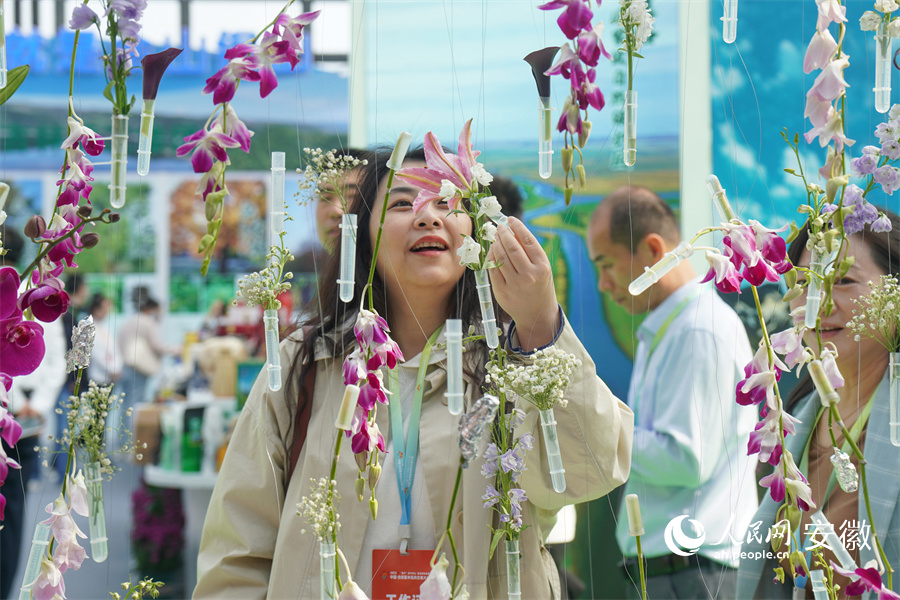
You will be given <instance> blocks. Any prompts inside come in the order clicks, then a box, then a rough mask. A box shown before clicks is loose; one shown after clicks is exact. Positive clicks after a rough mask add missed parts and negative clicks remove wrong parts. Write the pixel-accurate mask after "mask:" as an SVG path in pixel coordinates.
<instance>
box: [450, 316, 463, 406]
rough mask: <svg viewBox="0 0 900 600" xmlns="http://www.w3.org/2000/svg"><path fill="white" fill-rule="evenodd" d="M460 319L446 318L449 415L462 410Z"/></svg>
mask: <svg viewBox="0 0 900 600" xmlns="http://www.w3.org/2000/svg"><path fill="white" fill-rule="evenodd" d="M462 372H463V369H462V320H461V319H447V408H448V409H449V410H450V414H451V415H460V414H462V411H463V376H462Z"/></svg>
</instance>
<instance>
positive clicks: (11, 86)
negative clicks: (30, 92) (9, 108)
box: [0, 65, 31, 106]
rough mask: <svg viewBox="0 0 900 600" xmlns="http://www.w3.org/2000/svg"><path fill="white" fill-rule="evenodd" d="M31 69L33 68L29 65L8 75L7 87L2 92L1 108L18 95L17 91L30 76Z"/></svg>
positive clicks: (18, 68) (12, 70) (0, 93)
mask: <svg viewBox="0 0 900 600" xmlns="http://www.w3.org/2000/svg"><path fill="white" fill-rule="evenodd" d="M30 69H31V67H29V66H28V65H20V66H18V67H16V68H15V69H11V70H10V71H9V73H7V74H6V87H5V88H3V89H2V90H0V106H2V105H3V104H4V103H5V102H6V101H7V100H9V98H10V97H11V96H12V95H13V94H15V93H16V90H17V89H19V86H20V85H22V83H23V82H24V81H25V78H26V77H27V76H28V71H29V70H30Z"/></svg>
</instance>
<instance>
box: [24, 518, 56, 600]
mask: <svg viewBox="0 0 900 600" xmlns="http://www.w3.org/2000/svg"><path fill="white" fill-rule="evenodd" d="M49 543H50V526H49V525H44V524H42V523H38V524H37V525H36V526H35V528H34V538H32V540H31V551H30V552H29V553H28V563H26V565H25V574H24V576H23V578H22V587H21V588H19V600H31V588H32V587H33V586H34V582H35V580H36V579H37V578H38V575H40V574H41V559H43V558H44V557H45V556H46V555H47V545H48V544H49Z"/></svg>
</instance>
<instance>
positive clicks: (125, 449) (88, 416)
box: [43, 381, 146, 475]
mask: <svg viewBox="0 0 900 600" xmlns="http://www.w3.org/2000/svg"><path fill="white" fill-rule="evenodd" d="M112 390H113V386H112V385H106V386H101V385H98V384H97V383H96V382H95V381H91V382H90V383H89V384H88V389H87V391H86V392H82V393H81V394H79V395H78V396H69V400H68V402H67V403H66V405H65V413H66V417H67V421H68V426H67V428H66V429H65V430H64V431H63V432H62V435H61V437H60V438H58V439H57V442H58V443H59V444H61V445H62V446H63V447H64V448H68V447H69V445H70V444H72V443H73V442H74V443H75V445H76V446H77V447H79V448H81V449H83V450H84V452H85V454H86V455H87V460H88V462H99V463H100V470H101V472H102V473H104V474H106V475H112V474H113V472H114V471H115V467H113V465H112V463H111V461H110V460H109V456H108V453H107V449H106V437H107V435H108V434H109V433H111V432H112V431H113V425H115V426H116V430H117V433H118V436H119V439H124V440H125V441H124V442H123V444H122V445H121V447H119V448H116V449H113V451H114V452H121V453H133V452H134V451H135V449H136V447H135V445H134V444H132V443H131V433H130V432H129V431H127V430H126V431H118V430H119V429H120V428H119V427H118V425H119V424H108V423H107V419H108V418H109V415H110V413H113V411H114V409H116V408H119V407H121V406H122V396H121V395H116V394H113V393H112ZM56 412H57V413H59V414H62V413H63V409H61V408H57V409H56ZM130 414H131V409H128V415H129V416H130ZM144 447H146V444H144ZM43 451H44V452H48V448H46V447H45V448H43ZM138 456H139V457H140V455H138ZM63 460H65V459H63Z"/></svg>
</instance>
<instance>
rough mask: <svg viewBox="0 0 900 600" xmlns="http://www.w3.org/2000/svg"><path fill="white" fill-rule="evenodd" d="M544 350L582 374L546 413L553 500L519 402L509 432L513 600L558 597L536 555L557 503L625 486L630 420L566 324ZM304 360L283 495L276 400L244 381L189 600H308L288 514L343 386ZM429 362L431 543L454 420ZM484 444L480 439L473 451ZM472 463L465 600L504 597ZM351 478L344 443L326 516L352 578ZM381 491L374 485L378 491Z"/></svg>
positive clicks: (463, 545)
mask: <svg viewBox="0 0 900 600" xmlns="http://www.w3.org/2000/svg"><path fill="white" fill-rule="evenodd" d="M556 343H557V345H558V346H559V347H560V348H562V349H564V350H566V351H567V352H571V353H574V354H575V355H576V356H578V357H579V358H580V359H581V360H582V361H583V367H582V369H581V371H580V372H578V373H576V374H575V376H574V377H573V380H572V382H571V384H570V386H569V388H568V391H567V393H566V397H567V398H568V399H569V405H568V407H567V408H565V409H561V408H557V409H556V419H557V421H558V428H559V439H560V444H561V450H562V456H563V463H564V466H565V468H566V479H567V490H566V492H565V493H563V494H557V493H556V492H554V491H553V488H552V485H551V482H550V476H549V472H548V466H547V460H546V454H545V449H544V446H543V438H542V436H541V433H540V431H539V429H540V421H539V413H538V411H537V409H535V408H534V407H533V406H531V405H530V404H527V403H525V406H523V407H522V408H523V409H524V410H525V412H526V415H527V416H526V419H525V422H524V424H523V425H522V426H521V428H520V430H519V431H518V432H517V434H519V435H521V434H522V433H524V432H525V431H530V432H531V433H532V434H533V435H534V437H535V447H534V449H533V450H532V451H531V452H530V453H529V456H528V458H527V461H528V468H527V470H526V471H525V472H524V474H523V475H522V476H521V478H520V480H519V482H520V485H521V486H522V487H523V488H524V489H525V491H526V493H527V495H528V502H527V503H526V505H525V506H523V518H524V521H525V523H526V524H528V525H530V527H528V528H527V529H525V531H524V532H523V533H522V536H521V538H520V542H519V545H520V552H521V561H522V564H521V572H522V590H523V594H522V597H523V598H540V599H543V598H548V599H549V598H558V597H559V580H558V576H557V571H556V568H555V566H554V564H553V560H552V559H551V557H550V556H549V554H548V553H547V551H546V549H544V547H543V539H544V538H545V536H546V535H547V534H548V533H549V531H550V529H551V527H552V526H553V524H554V522H555V520H556V513H557V512H558V511H559V509H560V508H562V507H563V506H565V505H567V504H575V503H579V502H586V501H589V500H593V499H595V498H599V497H601V496H603V495H605V494H607V493H609V492H610V491H611V490H613V489H614V488H616V487H617V486H619V485H621V484H622V483H623V482H624V481H625V480H626V479H627V477H628V473H629V469H630V463H631V441H632V433H633V414H632V412H631V411H630V410H629V409H628V407H627V406H626V405H625V404H623V403H622V402H620V401H619V400H618V399H617V398H616V397H615V396H613V395H612V393H611V392H610V391H609V389H608V388H607V387H606V385H605V384H604V383H603V382H602V381H601V380H600V379H599V378H598V377H597V376H596V374H595V373H596V372H595V369H594V363H593V361H592V360H591V359H590V357H589V356H588V354H587V352H586V351H585V349H584V347H583V346H582V345H581V343H580V342H579V341H578V338H577V337H576V336H575V333H574V331H572V328H571V326H570V325H569V324H568V322H566V323H565V326H564V329H563V332H562V334H561V335H560V337H559V339H558V340H557V342H556ZM297 348H298V345H297V343H296V342H293V341H290V340H287V341H285V342H283V343H282V346H281V360H282V365H285V366H286V365H289V364H290V361H291V358H292V357H293V355H294V353H295V352H296V351H297ZM315 360H316V369H317V371H316V388H315V394H314V400H313V406H312V414H311V417H310V423H309V429H308V433H307V438H306V443H305V445H304V447H303V450H302V452H301V454H300V457H299V460H298V463H297V467H296V470H295V472H294V474H293V477H292V479H291V481H290V484H289V485H288V486H287V489H286V490H285V485H284V477H285V470H286V468H287V465H288V463H289V455H288V451H287V448H286V446H285V443H284V441H283V440H285V439H287V432H288V429H289V427H290V424H291V423H290V415H289V413H288V410H287V407H286V406H285V401H284V397H283V395H282V393H281V392H270V391H269V390H268V389H267V387H266V380H265V377H264V376H261V377H260V378H259V379H258V380H257V381H256V384H255V385H254V387H253V391H252V392H251V394H250V397H249V399H248V400H247V404H246V406H245V407H244V409H243V412H242V414H241V417H240V420H239V422H238V425H237V428H236V430H235V432H234V435H233V437H232V438H231V442H230V444H229V446H228V451H227V453H226V456H225V462H224V464H223V465H222V470H221V472H220V473H219V477H218V480H217V482H216V487H215V490H214V492H213V496H212V501H211V502H210V506H209V511H208V513H207V515H206V523H205V525H204V528H203V538H202V541H201V544H200V554H199V557H198V583H197V587H196V589H195V590H194V598H241V599H250V598H279V599H280V598H303V599H314V598H318V597H319V593H320V592H319V556H318V542H317V540H316V537H315V536H314V535H313V534H311V533H308V532H307V533H302V532H301V530H303V529H307V528H308V526H307V525H306V523H305V522H304V521H303V520H302V519H301V518H300V517H299V516H297V515H296V512H297V509H296V506H297V503H298V502H299V501H300V499H301V497H302V496H304V495H307V494H308V493H309V489H310V479H313V478H314V479H318V478H320V477H327V473H328V472H329V469H330V464H331V455H332V452H333V448H334V445H335V439H336V438H335V436H336V435H337V432H338V430H337V429H335V427H334V420H335V417H336V415H337V411H338V409H339V407H340V404H341V398H342V395H343V388H344V385H343V380H342V379H343V378H342V370H341V360H340V359H335V358H331V357H329V356H327V353H326V352H324V349H323V348H317V351H316V357H315ZM430 363H431V364H432V366H431V367H429V372H428V375H427V377H426V379H427V381H428V382H429V383H430V384H431V385H430V389H426V393H425V397H424V400H423V406H422V417H421V425H420V438H419V439H420V445H421V446H420V447H421V450H420V453H419V457H420V460H421V461H422V467H423V472H424V474H425V478H426V487H427V491H428V496H429V498H428V501H429V502H430V504H431V510H432V514H433V516H434V532H435V536H434V537H435V539H436V540H437V539H440V538H441V534H442V532H443V530H444V526H445V524H446V518H447V511H448V510H449V507H450V496H451V493H452V490H453V484H454V480H455V475H456V469H457V466H458V464H459V446H458V432H457V424H458V417H453V416H451V415H450V414H449V412H448V410H447V407H446V400H445V398H444V391H445V387H446V386H445V382H446V371H445V368H444V367H445V364H446V360H445V355H444V352H443V350H441V349H439V348H436V349H435V351H434V352H433V353H432V357H431V360H430ZM284 372H285V373H286V372H287V369H286V368H285V369H284ZM465 383H466V385H465V388H466V405H467V408H468V406H469V405H470V404H471V402H472V401H473V397H474V395H475V393H476V389H477V386H475V385H473V382H471V381H466V382H465ZM282 389H283V388H282ZM389 422H390V419H389V415H388V411H387V410H386V409H385V407H379V410H378V412H377V423H378V426H379V428H380V430H381V431H382V432H384V434H385V435H386V436H387V435H388V434H389V430H390V423H389ZM485 437H488V436H485ZM486 444H487V440H486V439H482V443H481V452H483V450H484V447H485V446H486ZM480 456H481V453H479V458H476V459H475V460H474V461H473V462H472V464H471V465H470V466H469V468H468V469H465V470H464V471H463V476H462V483H461V488H460V492H459V498H458V500H457V504H456V507H455V511H456V513H457V514H456V515H455V517H454V518H453V525H452V528H453V535H454V538H455V540H456V545H457V548H458V550H459V552H460V555H461V561H462V564H463V566H464V567H465V570H466V578H465V581H466V584H467V586H468V590H469V592H470V594H471V597H472V598H473V599H481V598H498V599H505V598H506V573H505V570H506V569H505V560H501V557H502V555H503V552H502V547H503V546H502V544H501V546H500V548H498V551H497V552H495V554H494V557H493V558H492V559H491V560H489V559H488V553H489V549H490V541H491V524H492V523H495V524H496V512H494V511H492V510H491V509H489V508H484V507H483V501H482V499H481V496H482V495H483V494H484V493H485V487H486V485H487V484H488V481H487V480H486V479H485V478H484V477H483V476H482V475H481V465H482V464H483V460H482V459H481V458H480ZM356 477H357V466H356V463H355V461H354V458H353V453H352V452H351V451H350V444H349V440H348V439H345V441H344V443H343V446H342V450H341V455H340V458H339V464H338V471H337V478H336V479H337V489H338V491H339V492H340V495H341V498H342V500H341V503H340V505H339V506H338V512H339V515H340V522H341V530H340V533H339V534H338V546H339V548H340V549H341V550H342V552H343V553H344V555H345V556H346V558H347V561H348V562H349V564H350V568H351V569H355V568H356V563H357V560H358V558H359V553H360V551H361V547H362V543H363V535H364V534H365V531H366V526H367V523H368V520H369V518H370V517H369V507H368V501H364V502H358V501H357V498H356V493H355V491H354V482H355V480H356ZM391 484H393V482H386V481H381V482H380V483H379V486H382V485H391ZM376 497H377V488H376ZM414 510H415V509H414ZM444 546H445V548H444V550H445V551H446V553H447V556H448V557H450V556H451V552H450V548H449V544H448V543H446V542H445V544H444ZM342 572H343V571H342Z"/></svg>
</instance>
